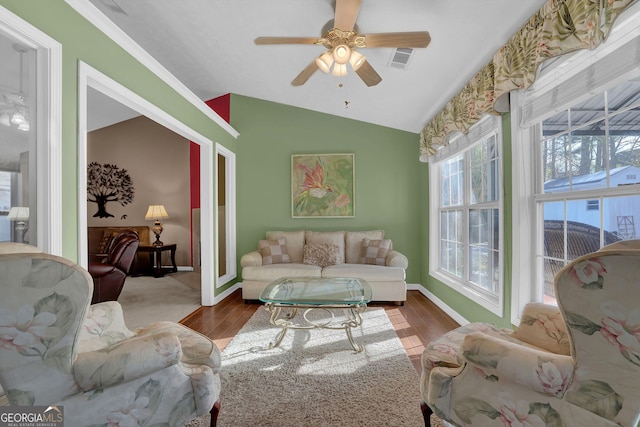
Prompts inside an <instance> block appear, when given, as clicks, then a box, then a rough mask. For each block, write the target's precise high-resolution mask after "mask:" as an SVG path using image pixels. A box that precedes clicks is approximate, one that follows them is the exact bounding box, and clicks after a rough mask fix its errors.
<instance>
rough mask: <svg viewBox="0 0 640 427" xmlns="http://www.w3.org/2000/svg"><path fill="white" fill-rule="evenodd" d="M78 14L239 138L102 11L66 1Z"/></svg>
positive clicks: (80, 1)
mask: <svg viewBox="0 0 640 427" xmlns="http://www.w3.org/2000/svg"><path fill="white" fill-rule="evenodd" d="M65 2H66V3H67V4H69V6H71V7H72V8H73V9H74V10H75V11H76V12H78V13H79V14H80V15H82V16H83V17H84V18H85V19H86V20H88V21H89V22H91V23H92V24H93V25H95V26H96V27H97V28H98V29H99V30H100V31H102V32H103V33H105V34H106V35H107V37H109V38H110V39H111V40H113V41H114V42H115V43H117V44H118V45H119V46H120V47H122V48H123V49H124V50H125V51H127V52H128V53H129V54H131V56H133V57H134V58H136V59H137V60H138V61H140V63H141V64H142V65H144V66H145V67H147V68H148V69H149V70H150V71H151V72H152V73H154V74H155V75H157V76H158V77H159V78H160V79H162V80H163V81H164V82H165V83H166V84H168V85H169V86H171V87H172V88H173V89H174V90H175V91H176V92H178V93H179V94H180V95H182V96H183V97H184V98H185V99H186V100H187V101H189V102H190V103H191V104H193V106H194V107H196V108H197V109H199V110H200V111H202V112H203V113H204V114H205V115H206V116H207V117H209V118H210V119H211V120H213V121H214V122H216V124H218V125H219V126H220V127H221V128H222V129H224V130H225V131H226V132H227V133H229V134H230V135H231V136H232V137H234V138H238V136H239V135H240V134H239V133H238V131H236V130H235V129H234V128H233V127H232V126H231V125H230V124H229V123H227V122H226V121H225V120H224V119H223V118H222V117H220V116H219V115H218V114H217V113H216V112H215V111H213V110H212V109H211V108H209V106H208V105H207V104H205V103H204V101H203V100H201V99H200V98H198V97H197V96H196V94H194V93H193V92H192V91H191V90H190V89H189V88H188V87H186V86H185V85H184V84H183V83H182V82H181V81H180V80H178V79H177V78H176V77H175V76H174V75H173V74H171V73H170V72H169V70H167V69H166V68H165V67H164V66H163V65H162V64H160V63H159V62H158V61H157V60H156V59H155V58H154V57H153V56H151V55H150V54H149V53H148V52H147V51H146V50H144V49H143V48H142V47H141V46H140V45H139V44H138V43H136V42H135V41H134V40H133V39H132V38H131V37H129V36H128V35H127V34H126V33H125V32H124V31H122V30H121V29H120V27H118V26H117V25H116V24H114V23H113V22H112V21H111V20H110V19H109V18H107V17H106V16H105V15H104V14H103V13H102V12H100V10H99V9H98V8H97V7H95V6H94V5H92V4H91V3H90V2H88V1H87V0H65Z"/></svg>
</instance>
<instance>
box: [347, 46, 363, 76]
mask: <svg viewBox="0 0 640 427" xmlns="http://www.w3.org/2000/svg"><path fill="white" fill-rule="evenodd" d="M366 60H367V58H365V57H364V55H363V54H361V53H360V52H358V51H357V50H355V49H354V50H352V51H351V58H349V63H350V64H351V68H353V71H357V70H358V68H360V67H362V64H364V61H366Z"/></svg>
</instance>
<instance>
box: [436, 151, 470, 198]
mask: <svg viewBox="0 0 640 427" xmlns="http://www.w3.org/2000/svg"><path fill="white" fill-rule="evenodd" d="M463 163H464V157H462V156H457V157H454V158H453V159H450V160H447V161H445V162H443V164H442V189H441V193H442V206H445V207H446V206H458V205H461V204H462V196H463V194H464V192H463V188H462V185H463V178H464V168H463Z"/></svg>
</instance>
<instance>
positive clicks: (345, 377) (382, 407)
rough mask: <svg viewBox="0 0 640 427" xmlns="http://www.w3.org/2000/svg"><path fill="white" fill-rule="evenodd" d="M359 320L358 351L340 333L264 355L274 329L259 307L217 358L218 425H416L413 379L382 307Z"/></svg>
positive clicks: (323, 333) (307, 333)
mask: <svg viewBox="0 0 640 427" xmlns="http://www.w3.org/2000/svg"><path fill="white" fill-rule="evenodd" d="M319 313H320V314H322V313H324V312H319ZM337 314H339V315H340V316H342V313H340V312H338V313H337ZM363 319H364V321H363V324H362V325H361V326H360V327H358V328H356V329H354V331H353V337H354V339H355V341H356V342H357V343H358V344H362V345H364V350H363V351H362V352H361V353H355V352H354V351H353V349H352V347H351V345H350V344H349V341H348V339H347V336H346V333H345V332H344V331H343V330H320V329H313V330H290V331H289V332H288V333H287V335H286V336H285V338H284V340H283V341H282V343H281V344H280V346H279V347H276V348H273V349H268V345H269V343H270V342H271V341H272V340H273V339H274V337H275V335H276V334H277V332H278V331H279V328H276V327H274V326H272V325H270V324H269V313H268V312H267V311H266V310H265V309H263V308H260V309H258V310H257V311H256V313H255V314H254V315H253V317H251V319H250V320H249V321H248V322H247V323H246V324H245V326H244V327H243V328H242V329H241V330H240V332H239V333H238V334H237V335H236V336H235V338H234V339H233V340H232V341H231V342H230V343H229V345H228V346H227V347H226V348H225V350H224V351H223V353H222V370H221V377H222V395H221V399H220V401H221V402H220V403H221V410H220V415H219V418H218V426H221V427H227V426H233V427H239V426H251V427H253V426H256V425H259V426H296V427H298V426H314V427H315V426H350V427H351V426H385V425H398V426H423V425H424V421H423V418H422V413H421V411H420V387H419V379H418V374H417V372H416V370H415V368H414V367H413V365H412V363H411V361H410V360H409V357H408V355H407V353H406V352H405V350H404V348H403V346H402V343H401V342H400V339H399V338H398V336H397V334H396V333H395V331H394V329H393V325H392V324H391V322H390V321H389V318H388V317H387V315H386V313H385V311H384V309H382V308H373V309H368V310H367V311H366V312H365V313H364V314H363Z"/></svg>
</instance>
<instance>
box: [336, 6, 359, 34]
mask: <svg viewBox="0 0 640 427" xmlns="http://www.w3.org/2000/svg"><path fill="white" fill-rule="evenodd" d="M360 3H362V0H336V14H335V19H334V21H333V26H334V27H336V28H338V29H340V30H342V31H353V27H354V25H355V24H356V18H357V17H358V12H360Z"/></svg>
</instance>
